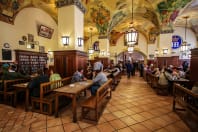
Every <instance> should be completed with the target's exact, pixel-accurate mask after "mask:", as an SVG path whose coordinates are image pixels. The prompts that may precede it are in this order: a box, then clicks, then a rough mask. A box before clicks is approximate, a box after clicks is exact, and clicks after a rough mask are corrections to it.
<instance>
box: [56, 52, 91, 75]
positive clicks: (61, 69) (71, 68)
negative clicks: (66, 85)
mask: <svg viewBox="0 0 198 132" xmlns="http://www.w3.org/2000/svg"><path fill="white" fill-rule="evenodd" d="M87 60H88V56H87V53H85V52H82V51H77V50H69V51H54V68H55V70H56V71H57V72H58V73H59V74H61V76H62V77H68V76H72V75H73V73H74V72H75V71H76V70H77V69H78V68H79V67H81V68H83V69H86V64H87Z"/></svg>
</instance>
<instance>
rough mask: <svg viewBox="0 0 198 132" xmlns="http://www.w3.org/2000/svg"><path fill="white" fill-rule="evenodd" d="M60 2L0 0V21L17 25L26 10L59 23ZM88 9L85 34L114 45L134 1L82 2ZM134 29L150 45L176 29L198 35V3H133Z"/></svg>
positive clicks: (196, 0) (180, 0)
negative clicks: (187, 29) (44, 14)
mask: <svg viewBox="0 0 198 132" xmlns="http://www.w3.org/2000/svg"><path fill="white" fill-rule="evenodd" d="M57 1H67V0H0V21H4V22H7V23H10V24H14V18H15V16H16V15H17V13H18V12H19V11H21V10H22V9H23V8H26V7H36V8H39V9H42V10H44V11H45V12H47V13H48V14H49V15H51V17H52V18H53V19H54V20H55V21H56V22H57V10H58V9H57V7H56V2H57ZM81 2H82V3H83V5H84V6H85V8H86V12H85V17H84V24H85V28H84V35H85V38H89V36H90V28H92V29H93V30H92V31H91V32H92V33H93V34H98V35H99V37H109V38H110V43H111V45H115V44H116V42H117V40H118V39H119V37H121V36H122V35H123V33H124V32H125V31H127V30H128V28H129V26H130V23H131V22H132V0H81ZM133 13H134V15H133V16H134V17H133V26H134V27H135V28H136V29H137V30H138V31H139V32H141V33H142V34H143V35H144V36H145V37H146V39H147V41H148V43H151V44H152V43H154V42H155V40H156V36H157V35H159V34H160V33H170V32H173V31H174V27H175V26H183V27H184V25H185V20H184V19H183V17H184V16H189V19H188V26H189V27H190V28H192V29H193V31H194V32H195V33H196V34H198V0H133Z"/></svg>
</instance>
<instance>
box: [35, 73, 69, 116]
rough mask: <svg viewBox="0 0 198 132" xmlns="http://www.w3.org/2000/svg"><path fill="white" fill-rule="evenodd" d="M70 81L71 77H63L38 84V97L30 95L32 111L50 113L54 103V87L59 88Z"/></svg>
mask: <svg viewBox="0 0 198 132" xmlns="http://www.w3.org/2000/svg"><path fill="white" fill-rule="evenodd" d="M70 82H71V77H67V78H63V79H61V80H56V81H53V82H45V83H42V84H41V85H40V97H31V102H32V111H35V112H38V113H42V114H48V115H51V114H52V113H53V110H54V109H53V108H54V107H53V105H54V103H55V93H54V92H53V90H54V89H56V88H60V87H62V86H64V85H67V84H69V83H70Z"/></svg>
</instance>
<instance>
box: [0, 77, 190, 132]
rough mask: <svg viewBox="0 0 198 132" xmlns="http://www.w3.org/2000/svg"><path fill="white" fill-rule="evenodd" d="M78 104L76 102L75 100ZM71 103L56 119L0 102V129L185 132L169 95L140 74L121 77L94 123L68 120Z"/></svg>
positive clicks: (6, 131) (79, 118) (14, 130)
mask: <svg viewBox="0 0 198 132" xmlns="http://www.w3.org/2000/svg"><path fill="white" fill-rule="evenodd" d="M79 103H80V101H79ZM70 107H71V106H70V105H69V106H67V107H66V108H63V109H62V110H61V112H59V118H54V116H46V115H43V114H38V113H33V112H25V111H24V109H23V108H18V107H17V108H16V109H15V108H12V107H9V106H5V105H3V104H0V132H1V131H2V132H11V131H13V132H18V131H20V132H26V131H27V132H28V131H30V132H71V131H75V132H82V131H83V132H110V131H116V132H117V131H118V132H134V131H137V132H149V131H158V132H167V131H170V132H177V131H178V132H189V131H190V129H189V128H188V127H187V125H185V123H184V122H183V121H182V120H181V119H180V118H179V117H178V115H177V114H175V113H174V112H172V97H171V96H158V95H156V93H155V91H154V90H153V89H152V88H150V86H148V85H147V83H146V82H145V81H144V80H143V79H142V78H140V77H133V78H131V79H127V78H126V76H123V77H122V80H121V82H120V83H119V85H118V86H117V88H116V90H115V91H113V93H112V98H111V99H110V100H109V102H108V104H107V105H106V107H105V109H104V111H103V114H102V115H101V117H100V120H99V121H98V123H93V122H92V123H90V122H87V121H84V120H81V117H80V116H81V113H80V111H81V109H80V107H78V122H77V123H72V114H71V113H72V112H71V108H70Z"/></svg>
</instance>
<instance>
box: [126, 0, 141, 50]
mask: <svg viewBox="0 0 198 132" xmlns="http://www.w3.org/2000/svg"><path fill="white" fill-rule="evenodd" d="M131 2H132V13H131V19H132V20H131V23H130V27H129V31H126V33H125V38H126V42H127V45H128V46H133V45H135V44H137V41H138V31H137V30H135V28H134V27H133V0H131Z"/></svg>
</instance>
